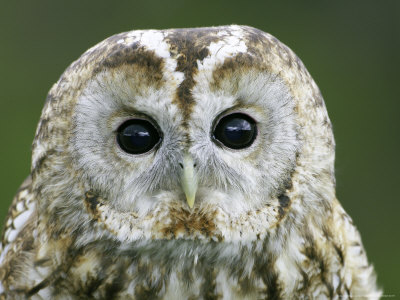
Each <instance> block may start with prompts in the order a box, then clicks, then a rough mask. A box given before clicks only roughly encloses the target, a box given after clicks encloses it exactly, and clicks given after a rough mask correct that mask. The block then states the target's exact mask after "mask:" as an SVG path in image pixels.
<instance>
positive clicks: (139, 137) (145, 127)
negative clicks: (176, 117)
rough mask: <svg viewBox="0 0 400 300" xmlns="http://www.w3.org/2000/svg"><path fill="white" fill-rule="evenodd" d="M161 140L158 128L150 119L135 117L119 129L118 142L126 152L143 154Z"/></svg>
mask: <svg viewBox="0 0 400 300" xmlns="http://www.w3.org/2000/svg"><path fill="white" fill-rule="evenodd" d="M159 141H160V135H159V134H158V131H157V129H156V128H155V127H154V126H153V124H151V123H150V122H149V121H146V120H142V119H133V120H129V121H126V122H125V123H123V124H122V125H121V126H120V127H119V128H118V130H117V142H118V144H119V145H120V147H121V148H122V150H124V151H125V152H128V153H131V154H141V153H145V152H147V151H150V150H151V149H153V148H154V146H155V145H156V144H158V142H159Z"/></svg>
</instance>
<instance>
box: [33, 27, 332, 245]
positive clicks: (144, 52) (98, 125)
mask: <svg viewBox="0 0 400 300" xmlns="http://www.w3.org/2000/svg"><path fill="white" fill-rule="evenodd" d="M333 163H334V140H333V135H332V129H331V125H330V121H329V118H328V115H327V112H326V108H325V105H324V102H323V99H322V96H321V94H320V92H319V90H318V88H317V86H316V84H315V83H314V81H313V79H312V78H311V76H310V75H309V73H308V72H307V70H306V69H305V67H304V65H303V63H302V62H301V61H300V60H299V58H298V57H297V56H296V55H295V54H294V53H293V52H292V51H291V50H290V49H289V48H288V47H286V46H285V45H283V44H282V43H281V42H279V41H278V40H277V39H275V38H274V37H272V36H271V35H269V34H267V33H264V32H262V31H260V30H257V29H255V28H251V27H247V26H236V25H234V26H222V27H212V28H194V29H172V30H138V31H130V32H126V33H121V34H117V35H114V36H112V37H110V38H108V39H106V40H104V41H103V42H101V43H99V44H98V45H96V46H94V47H93V48H91V49H89V50H88V51H87V52H86V53H84V54H83V55H82V56H81V57H80V58H79V59H78V60H77V61H75V62H74V63H73V64H72V65H71V66H70V67H69V68H68V69H67V70H66V71H65V72H64V74H63V75H62V76H61V78H60V79H59V80H58V82H57V83H56V84H55V85H54V86H53V88H52V89H51V90H50V92H49V95H48V98H47V101H46V105H45V107H44V109H43V112H42V118H41V122H40V124H39V126H38V129H37V133H36V138H35V141H34V144H33V159H32V178H33V185H34V187H35V190H36V191H37V194H38V195H37V196H38V199H40V200H39V207H40V208H39V211H40V214H43V215H46V216H48V217H49V220H50V223H51V220H55V219H57V221H58V222H57V224H60V225H59V226H60V228H59V230H69V231H71V232H76V231H82V230H85V232H88V233H89V232H90V233H91V235H92V239H97V238H99V237H100V236H101V237H104V236H107V237H111V238H114V239H116V240H118V241H119V242H132V241H136V240H140V239H203V240H224V241H235V240H243V239H246V240H255V239H260V238H262V237H263V236H265V235H266V234H268V231H269V230H270V228H273V227H274V226H276V225H277V224H278V223H279V222H281V220H283V219H285V218H290V217H291V214H292V215H293V212H296V213H297V214H299V213H301V214H314V215H315V216H318V214H319V213H321V212H322V211H323V207H326V206H329V205H330V201H331V200H332V199H333V198H334V184H335V180H334V169H333ZM244 232H245V233H246V235H243V233H244ZM88 236H90V235H86V236H85V238H86V240H88V239H90V238H88Z"/></svg>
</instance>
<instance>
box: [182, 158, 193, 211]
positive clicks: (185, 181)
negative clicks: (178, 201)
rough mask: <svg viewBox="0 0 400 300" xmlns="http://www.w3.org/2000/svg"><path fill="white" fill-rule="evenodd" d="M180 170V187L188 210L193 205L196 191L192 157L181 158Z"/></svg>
mask: <svg viewBox="0 0 400 300" xmlns="http://www.w3.org/2000/svg"><path fill="white" fill-rule="evenodd" d="M179 165H180V166H181V168H182V170H181V185H182V189H183V192H184V193H185V196H186V201H187V203H188V205H189V207H190V208H192V207H193V205H194V200H195V198H196V191H197V175H196V170H195V165H194V162H193V159H192V157H191V156H190V155H189V154H186V155H185V156H184V157H183V163H180V164H179Z"/></svg>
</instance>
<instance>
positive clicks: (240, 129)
mask: <svg viewBox="0 0 400 300" xmlns="http://www.w3.org/2000/svg"><path fill="white" fill-rule="evenodd" d="M256 136H257V126H256V122H255V121H254V120H253V119H252V118H250V117H249V116H247V115H245V114H241V113H234V114H231V115H227V116H225V117H223V118H222V119H221V120H219V122H218V124H217V125H216V126H215V129H214V138H215V139H217V140H218V141H220V142H221V143H222V144H224V145H225V146H226V147H228V148H232V149H243V148H246V147H249V146H250V145H251V144H252V143H253V142H254V140H255V138H256Z"/></svg>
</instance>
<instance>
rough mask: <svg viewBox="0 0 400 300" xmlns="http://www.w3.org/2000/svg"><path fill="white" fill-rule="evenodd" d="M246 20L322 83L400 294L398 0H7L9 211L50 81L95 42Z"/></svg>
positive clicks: (2, 124) (389, 285)
mask: <svg viewBox="0 0 400 300" xmlns="http://www.w3.org/2000/svg"><path fill="white" fill-rule="evenodd" d="M233 23H236V24H245V25H251V26H254V27H257V28H259V29H262V30H264V31H267V32H269V33H271V34H273V35H275V36H276V37H277V38H278V39H280V40H281V41H282V42H284V43H285V44H287V45H288V46H289V47H290V48H292V49H293V50H294V51H295V52H296V53H297V55H299V57H300V58H301V59H302V60H303V62H304V63H305V65H306V66H307V68H308V70H309V71H310V73H311V75H312V76H313V77H314V79H315V81H316V82H317V84H318V85H319V87H320V89H321V91H322V94H323V95H324V98H325V102H326V104H327V107H328V112H329V115H330V118H331V120H332V122H333V128H334V133H335V137H336V142H337V147H336V153H337V157H336V175H337V194H338V198H339V200H340V201H341V202H342V204H343V206H344V208H345V209H346V210H347V211H348V212H349V214H350V215H351V216H352V217H353V219H354V221H355V224H356V225H357V226H358V228H359V230H360V231H361V235H362V237H363V242H364V245H365V247H366V249H367V253H368V256H369V260H370V261H372V262H373V264H374V265H375V267H376V270H377V273H378V281H379V284H380V285H381V286H382V287H383V288H384V291H385V294H388V295H396V296H397V297H400V287H399V279H398V277H399V275H398V273H399V272H400V263H399V262H400V260H399V256H400V249H399V248H400V247H399V246H400V239H399V236H400V234H399V232H398V231H399V229H400V228H399V227H400V226H399V225H400V221H399V216H400V211H399V210H400V196H399V190H400V176H399V172H400V169H399V167H400V164H399V159H398V154H399V148H400V147H399V146H400V145H399V144H400V134H399V129H400V128H399V127H400V121H399V108H400V105H399V103H400V101H399V100H400V99H399V92H398V91H399V74H398V72H399V67H400V59H399V57H400V1H397V0H384V1H365V0H359V1H327V0H326V1H275V2H271V1H235V0H229V1H218V0H214V1H204V0H203V1H183V0H181V1H165V0H164V1H161V0H160V1H99V0H97V1H68V2H67V1H64V3H62V2H61V1H51V0H48V1H14V2H12V3H11V1H10V2H9V3H7V2H6V1H1V2H0V39H1V42H0V59H1V65H0V88H1V90H0V95H1V96H0V99H1V106H0V110H1V113H0V142H1V147H0V149H1V150H0V151H1V155H0V160H1V164H0V166H1V167H0V182H1V198H0V199H1V200H0V220H3V219H4V217H5V215H6V213H7V208H8V205H9V204H10V202H11V199H12V197H13V195H14V193H15V191H16V190H17V188H18V186H19V184H20V183H22V181H23V180H24V178H25V177H26V176H27V175H28V174H29V168H30V156H31V153H30V145H31V143H32V140H33V137H34V132H35V128H36V124H37V122H38V120H39V117H40V112H41V108H42V105H43V103H44V99H45V97H46V94H47V91H48V90H49V89H50V87H51V85H52V84H53V83H54V82H55V81H56V80H57V79H58V77H59V76H60V75H61V73H62V72H63V70H64V69H65V68H66V67H67V66H68V65H69V64H70V63H71V62H72V61H73V60H75V59H76V58H78V57H79V55H80V54H82V53H83V52H84V51H85V50H86V49H87V48H89V47H91V46H92V45H94V44H96V43H97V42H99V41H101V40H103V39H104V38H106V37H108V36H110V35H112V34H114V33H118V32H122V31H128V30H131V29H145V28H169V27H193V26H210V25H222V24H233Z"/></svg>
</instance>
